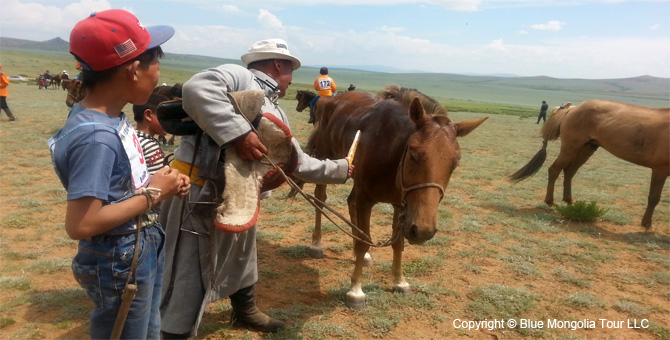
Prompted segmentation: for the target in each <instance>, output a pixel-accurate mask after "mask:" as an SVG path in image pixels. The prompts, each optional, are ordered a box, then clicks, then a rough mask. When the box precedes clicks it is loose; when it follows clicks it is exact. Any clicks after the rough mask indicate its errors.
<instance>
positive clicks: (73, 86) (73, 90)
mask: <svg viewBox="0 0 670 340" xmlns="http://www.w3.org/2000/svg"><path fill="white" fill-rule="evenodd" d="M85 96H86V93H85V91H83V90H82V88H81V80H79V79H73V80H70V85H68V87H67V96H66V97H65V105H67V107H73V106H74V104H76V103H78V102H80V101H81V100H82V99H84V97H85Z"/></svg>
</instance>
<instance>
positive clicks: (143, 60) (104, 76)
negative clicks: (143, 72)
mask: <svg viewBox="0 0 670 340" xmlns="http://www.w3.org/2000/svg"><path fill="white" fill-rule="evenodd" d="M72 55H74V58H75V59H77V61H79V62H80V63H82V65H84V64H86V62H85V61H84V60H82V59H81V58H79V56H77V55H75V54H74V53H73V54H72ZM164 55H165V53H163V49H161V47H160V46H156V47H154V48H150V49H148V50H146V51H144V52H143V53H142V54H140V55H138V56H137V57H135V58H133V59H132V60H129V61H127V62H125V63H123V64H121V65H125V64H126V63H129V62H134V61H135V60H138V61H139V62H140V67H142V68H143V69H147V68H149V65H150V64H151V62H152V61H154V60H156V59H158V58H162V57H163V56H164ZM121 65H119V66H115V67H112V68H110V69H107V70H103V71H93V70H87V68H86V67H83V68H82V70H81V88H82V90H84V89H91V88H93V87H95V86H96V85H97V84H100V83H104V82H106V81H108V80H110V79H111V78H112V76H113V75H114V73H116V70H117V69H118V68H119V67H120V66H121Z"/></svg>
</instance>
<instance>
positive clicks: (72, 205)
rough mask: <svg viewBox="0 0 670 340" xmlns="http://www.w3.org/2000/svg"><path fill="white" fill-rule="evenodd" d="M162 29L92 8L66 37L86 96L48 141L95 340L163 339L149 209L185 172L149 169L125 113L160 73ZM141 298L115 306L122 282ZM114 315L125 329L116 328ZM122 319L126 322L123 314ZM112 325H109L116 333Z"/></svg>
mask: <svg viewBox="0 0 670 340" xmlns="http://www.w3.org/2000/svg"><path fill="white" fill-rule="evenodd" d="M173 34H174V29H173V28H172V27H168V26H155V27H149V28H145V27H144V26H142V24H140V22H139V21H138V20H137V18H136V17H135V16H134V15H132V14H131V13H129V12H127V11H124V10H117V9H112V10H107V11H102V12H97V13H92V14H91V15H90V16H89V17H88V18H86V19H84V20H82V21H80V22H78V23H77V24H76V25H75V27H74V28H73V29H72V32H71V34H70V53H72V54H73V55H74V56H75V58H76V59H77V61H79V62H80V63H81V65H82V68H83V70H82V71H83V72H82V81H83V87H84V88H85V90H86V91H87V92H86V93H87V95H86V97H84V99H83V100H82V101H81V102H79V103H78V104H76V105H75V106H74V107H73V108H72V111H70V114H69V116H68V118H67V121H66V122H65V126H64V127H63V128H62V129H61V130H60V131H58V132H57V133H56V135H54V137H52V138H51V139H50V140H49V147H50V149H51V153H52V161H53V164H54V169H55V171H56V173H57V175H58V177H59V179H60V180H61V183H62V184H63V186H64V187H65V189H66V190H67V192H68V194H67V200H68V201H67V207H66V213H65V230H66V232H67V234H68V235H69V236H70V237H71V238H73V239H76V240H79V247H78V251H77V255H76V256H75V258H74V259H73V261H72V271H73V273H74V276H75V279H76V280H77V282H78V283H79V284H80V285H81V286H82V287H83V288H84V289H86V291H87V293H88V295H89V297H90V298H91V300H93V302H94V304H95V310H94V311H93V313H92V314H91V318H90V334H91V338H94V339H102V338H105V339H109V338H110V337H115V336H116V334H117V333H118V331H119V328H121V329H122V331H123V332H122V333H121V334H119V335H120V337H121V338H126V339H146V338H153V339H158V338H159V337H160V334H159V330H160V315H159V311H158V307H159V304H160V301H159V300H160V292H161V285H162V276H163V266H164V261H165V255H164V253H163V251H162V249H163V243H164V234H163V232H162V230H161V228H160V226H159V225H158V224H157V223H156V222H155V221H156V216H155V214H153V213H151V212H149V211H148V210H149V209H150V208H151V207H152V206H153V205H154V204H156V203H158V202H160V201H163V200H165V199H167V198H170V197H173V196H178V197H183V196H184V195H186V194H187V193H188V190H189V188H190V183H189V180H188V177H186V176H183V175H179V174H178V173H177V172H176V171H171V170H169V168H167V167H166V168H164V169H161V170H159V171H158V172H157V173H156V174H155V175H153V176H149V173H148V170H147V167H146V164H145V161H144V157H143V155H142V151H141V150H140V149H139V142H138V141H137V136H136V135H135V131H134V129H133V127H132V125H131V124H130V122H129V121H128V119H127V118H126V116H125V115H124V113H123V112H122V111H121V110H122V109H123V107H124V106H125V105H126V104H127V103H133V104H143V103H145V102H146V101H147V99H148V98H149V95H150V94H151V91H152V90H153V88H154V87H155V86H156V83H157V82H158V78H159V72H158V69H159V65H160V64H159V62H158V58H159V57H160V56H162V55H163V51H162V50H161V48H160V46H159V45H160V44H162V43H164V42H165V41H167V40H168V39H169V38H170V37H172V35H173ZM134 287H137V295H136V296H135V297H134V298H133V297H132V296H131V297H130V298H128V297H124V298H123V299H125V302H127V301H129V300H132V304H131V305H130V307H129V308H128V309H121V308H120V305H121V301H122V297H121V296H122V295H125V294H123V292H124V289H126V288H129V289H128V290H127V291H126V292H132V291H133V289H132V288H134ZM125 312H127V315H126V314H125ZM117 315H118V319H119V321H121V322H120V326H121V327H114V325H115V321H116V320H117ZM124 318H125V322H122V321H124ZM113 327H114V330H113Z"/></svg>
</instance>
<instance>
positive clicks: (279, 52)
mask: <svg viewBox="0 0 670 340" xmlns="http://www.w3.org/2000/svg"><path fill="white" fill-rule="evenodd" d="M241 59H242V62H243V63H244V64H245V65H247V66H249V64H251V63H253V62H254V61H259V60H267V59H283V60H290V61H291V62H292V63H293V69H294V70H297V69H298V68H300V60H299V59H298V58H296V57H294V56H292V55H291V53H290V52H289V51H288V45H287V44H286V41H284V40H282V39H268V40H261V41H258V42H256V43H254V44H253V45H252V46H251V47H250V48H249V52H247V53H245V54H243V55H242V58H241Z"/></svg>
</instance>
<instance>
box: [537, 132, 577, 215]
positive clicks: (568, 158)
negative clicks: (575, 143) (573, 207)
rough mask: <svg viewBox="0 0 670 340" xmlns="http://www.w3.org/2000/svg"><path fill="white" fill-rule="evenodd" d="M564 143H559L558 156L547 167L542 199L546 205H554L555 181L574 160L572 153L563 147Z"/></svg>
mask: <svg viewBox="0 0 670 340" xmlns="http://www.w3.org/2000/svg"><path fill="white" fill-rule="evenodd" d="M565 145H566V143H564V142H563V141H561V152H560V153H559V154H558V158H556V160H555V161H554V163H553V164H551V166H550V167H549V170H548V172H549V175H548V177H547V195H546V196H545V197H544V202H545V203H547V205H553V204H554V186H555V185H556V179H557V178H558V175H560V174H561V171H563V170H564V169H565V168H566V167H568V166H569V165H570V163H571V162H572V160H573V159H574V152H572V151H569V150H570V148H568V147H564V146H565Z"/></svg>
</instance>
